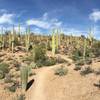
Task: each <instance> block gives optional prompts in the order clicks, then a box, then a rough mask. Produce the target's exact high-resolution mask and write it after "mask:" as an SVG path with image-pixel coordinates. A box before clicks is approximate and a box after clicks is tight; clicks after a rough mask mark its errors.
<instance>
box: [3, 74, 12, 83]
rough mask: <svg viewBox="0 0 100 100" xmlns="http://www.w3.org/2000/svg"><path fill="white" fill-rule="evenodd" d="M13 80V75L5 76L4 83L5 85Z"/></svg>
mask: <svg viewBox="0 0 100 100" xmlns="http://www.w3.org/2000/svg"><path fill="white" fill-rule="evenodd" d="M11 78H12V77H11V75H10V74H7V75H6V76H5V79H4V82H5V83H11V82H13V81H12V79H11Z"/></svg>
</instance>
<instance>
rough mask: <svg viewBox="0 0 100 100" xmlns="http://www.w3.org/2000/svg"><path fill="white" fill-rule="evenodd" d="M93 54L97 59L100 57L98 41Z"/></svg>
mask: <svg viewBox="0 0 100 100" xmlns="http://www.w3.org/2000/svg"><path fill="white" fill-rule="evenodd" d="M92 48H93V53H94V55H95V56H96V57H98V56H100V41H96V42H94V44H93V47H92Z"/></svg>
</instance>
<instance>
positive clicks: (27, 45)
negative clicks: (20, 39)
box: [25, 27, 30, 51]
mask: <svg viewBox="0 0 100 100" xmlns="http://www.w3.org/2000/svg"><path fill="white" fill-rule="evenodd" d="M25 44H26V51H28V49H29V44H30V27H29V28H28V30H27V29H26V35H25Z"/></svg>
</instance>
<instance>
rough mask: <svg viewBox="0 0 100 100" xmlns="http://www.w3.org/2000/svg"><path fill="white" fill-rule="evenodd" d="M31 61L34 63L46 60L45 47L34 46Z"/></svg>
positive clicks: (40, 45) (41, 45)
mask: <svg viewBox="0 0 100 100" xmlns="http://www.w3.org/2000/svg"><path fill="white" fill-rule="evenodd" d="M32 54H33V60H34V62H35V63H36V62H43V61H45V59H46V47H45V45H43V44H39V45H36V46H34V49H33V52H32Z"/></svg>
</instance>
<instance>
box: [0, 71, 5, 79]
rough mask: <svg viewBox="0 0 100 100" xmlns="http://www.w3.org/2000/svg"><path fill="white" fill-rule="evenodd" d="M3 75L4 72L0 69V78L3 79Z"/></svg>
mask: <svg viewBox="0 0 100 100" xmlns="http://www.w3.org/2000/svg"><path fill="white" fill-rule="evenodd" d="M4 77H5V74H4V73H3V71H1V70H0V79H3V78H4Z"/></svg>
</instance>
